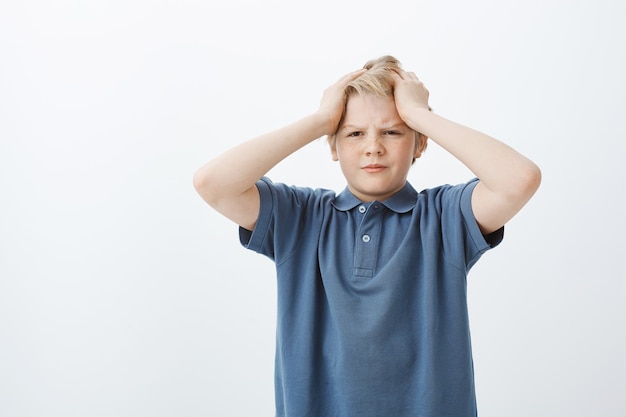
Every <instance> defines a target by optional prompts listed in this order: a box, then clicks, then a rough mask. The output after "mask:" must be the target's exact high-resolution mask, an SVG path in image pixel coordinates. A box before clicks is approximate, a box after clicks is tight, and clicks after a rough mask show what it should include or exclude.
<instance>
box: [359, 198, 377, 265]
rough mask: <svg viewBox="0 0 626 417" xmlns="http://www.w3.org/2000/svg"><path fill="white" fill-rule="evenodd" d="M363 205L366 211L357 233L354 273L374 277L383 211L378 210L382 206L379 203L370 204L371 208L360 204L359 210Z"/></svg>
mask: <svg viewBox="0 0 626 417" xmlns="http://www.w3.org/2000/svg"><path fill="white" fill-rule="evenodd" d="M361 207H363V209H364V210H365V211H366V212H365V215H364V216H363V219H362V221H361V225H360V227H359V230H358V233H357V235H356V239H357V241H356V247H355V253H354V275H355V276H360V277H373V276H374V269H375V267H376V261H377V254H378V245H379V242H378V241H377V238H378V236H380V227H381V222H380V217H381V216H382V212H381V210H378V208H379V207H380V206H379V205H378V204H374V205H373V206H370V210H367V209H366V208H365V207H364V206H359V208H358V210H359V212H360V211H361ZM373 209H375V210H373Z"/></svg>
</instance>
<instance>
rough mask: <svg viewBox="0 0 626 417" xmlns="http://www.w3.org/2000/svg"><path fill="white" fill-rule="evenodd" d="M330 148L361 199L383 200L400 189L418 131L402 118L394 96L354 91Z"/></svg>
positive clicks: (413, 154)
mask: <svg viewBox="0 0 626 417" xmlns="http://www.w3.org/2000/svg"><path fill="white" fill-rule="evenodd" d="M335 137H336V141H335V146H334V147H333V148H332V149H331V152H332V156H333V160H335V161H339V164H340V165H341V170H342V171H343V175H344V176H345V177H346V180H347V182H348V189H349V190H350V191H351V192H352V194H354V195H355V196H356V197H357V198H358V199H360V200H361V201H373V200H378V201H383V200H386V199H387V198H389V197H391V196H392V195H393V194H395V193H396V192H398V191H400V189H401V188H402V187H404V184H405V183H406V177H407V175H408V173H409V168H410V167H411V164H412V162H413V158H414V157H415V158H417V157H419V155H420V153H421V149H417V147H416V143H417V142H416V135H415V131H414V130H412V129H410V128H409V127H408V126H407V125H406V124H405V123H404V122H403V121H402V119H401V118H400V116H399V115H398V112H397V110H396V104H395V102H394V99H393V97H379V96H374V95H358V94H357V95H353V96H350V97H349V98H348V102H347V104H346V112H345V114H344V119H343V123H342V125H341V126H339V130H338V131H337V134H336V136H335Z"/></svg>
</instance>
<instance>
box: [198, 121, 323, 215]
mask: <svg viewBox="0 0 626 417" xmlns="http://www.w3.org/2000/svg"><path fill="white" fill-rule="evenodd" d="M327 125H328V122H327V120H324V118H323V116H321V115H320V114H318V113H314V114H311V115H309V116H307V117H304V118H302V119H300V120H298V121H296V122H294V123H292V124H290V125H287V126H285V127H282V128H280V129H277V130H274V131H272V132H269V133H266V134H264V135H261V136H259V137H257V138H255V139H252V140H249V141H247V142H244V143H242V144H240V145H238V146H235V147H234V148H231V149H230V150H228V151H226V152H225V153H223V154H221V155H219V156H218V157H216V158H215V159H213V160H211V161H209V162H208V163H207V164H205V165H204V166H202V167H201V168H200V169H199V170H198V171H196V173H195V175H194V185H195V187H196V189H197V190H198V192H199V193H200V195H201V196H202V197H203V198H204V199H205V200H206V201H207V202H209V203H210V204H211V202H212V201H215V200H217V199H220V198H224V197H226V198H228V197H232V196H238V195H241V194H243V193H245V192H246V191H247V190H249V189H250V188H251V187H253V186H254V185H255V183H256V182H257V181H258V180H259V178H261V177H262V176H263V175H265V174H266V173H267V172H268V171H269V170H270V169H271V168H272V167H274V166H275V165H276V164H278V163H279V162H280V161H281V160H283V159H285V158H286V157H287V156H289V155H290V154H292V153H293V152H295V151H297V150H298V149H300V148H302V147H303V146H305V145H307V144H308V143H310V142H312V141H313V140H315V139H317V138H319V137H321V136H323V135H324V134H325V133H327V130H328V127H327Z"/></svg>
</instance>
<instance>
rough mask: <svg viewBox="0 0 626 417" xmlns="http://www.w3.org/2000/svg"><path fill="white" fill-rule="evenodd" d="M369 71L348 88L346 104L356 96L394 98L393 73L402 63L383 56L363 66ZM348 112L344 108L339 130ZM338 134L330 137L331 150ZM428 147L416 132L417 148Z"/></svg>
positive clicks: (400, 67) (388, 56) (421, 136)
mask: <svg viewBox="0 0 626 417" xmlns="http://www.w3.org/2000/svg"><path fill="white" fill-rule="evenodd" d="M363 68H364V69H366V70H367V71H366V72H364V73H363V74H362V75H360V76H359V77H358V78H356V79H355V80H353V81H352V82H350V84H348V85H347V86H346V89H345V96H346V104H347V102H348V99H349V98H350V97H351V96H354V95H361V96H364V95H368V94H371V95H375V96H379V97H393V85H394V84H393V78H392V77H393V76H392V74H391V72H392V71H393V72H397V71H398V70H401V69H402V65H401V64H400V61H398V60H397V59H396V58H394V57H393V56H391V55H383V56H381V57H380V58H376V59H371V60H369V61H367V62H366V63H365V65H363ZM345 114H346V111H345V108H344V111H343V114H342V115H341V119H340V120H339V124H338V125H337V128H339V127H340V126H341V125H342V124H343V119H344V117H345ZM336 135H337V132H335V133H333V134H332V135H328V143H329V144H330V146H331V148H333V147H334V146H335V141H336V139H337V138H336ZM422 147H424V148H425V147H426V137H425V136H424V135H422V134H421V133H419V132H415V148H416V149H419V148H422Z"/></svg>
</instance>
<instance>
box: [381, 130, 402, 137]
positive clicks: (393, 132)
mask: <svg viewBox="0 0 626 417" xmlns="http://www.w3.org/2000/svg"><path fill="white" fill-rule="evenodd" d="M383 133H384V134H385V135H391V136H394V135H399V134H400V131H398V130H386V131H385V132H383Z"/></svg>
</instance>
